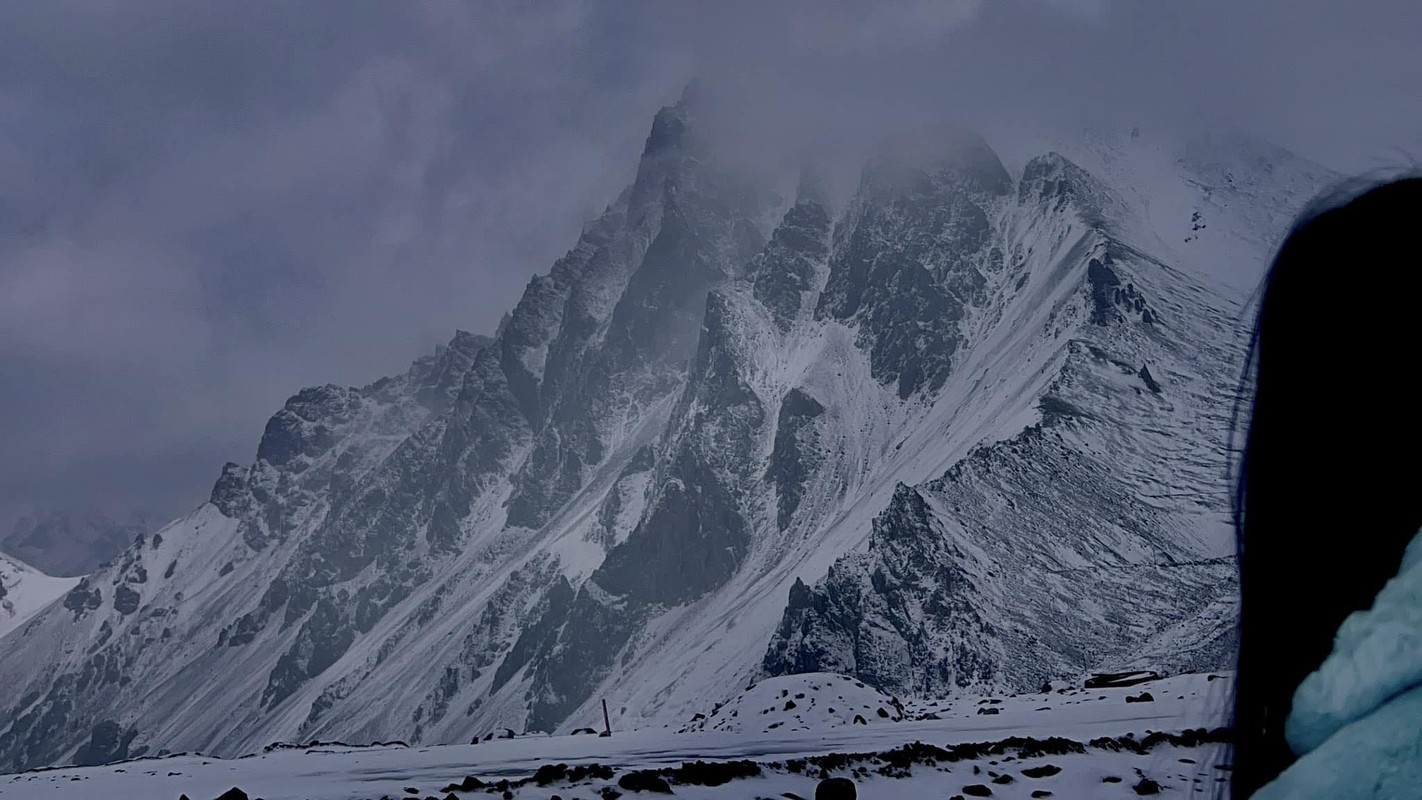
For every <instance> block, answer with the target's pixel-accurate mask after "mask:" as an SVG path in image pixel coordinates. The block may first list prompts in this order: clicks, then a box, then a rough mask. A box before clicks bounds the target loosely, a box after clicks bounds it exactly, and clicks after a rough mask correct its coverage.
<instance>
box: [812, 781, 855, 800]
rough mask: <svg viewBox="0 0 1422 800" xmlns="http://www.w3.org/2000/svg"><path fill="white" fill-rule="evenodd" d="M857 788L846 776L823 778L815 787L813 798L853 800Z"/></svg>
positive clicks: (816, 799) (819, 799)
mask: <svg viewBox="0 0 1422 800" xmlns="http://www.w3.org/2000/svg"><path fill="white" fill-rule="evenodd" d="M857 797H859V790H858V789H857V788H855V786H854V781H852V780H850V779H848V778H825V779H824V780H822V781H820V783H819V785H818V786H816V787H815V800H855V798H857Z"/></svg>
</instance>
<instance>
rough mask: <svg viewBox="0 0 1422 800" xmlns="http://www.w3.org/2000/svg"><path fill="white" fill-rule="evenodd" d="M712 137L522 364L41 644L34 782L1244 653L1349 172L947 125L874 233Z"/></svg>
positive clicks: (369, 422)
mask: <svg viewBox="0 0 1422 800" xmlns="http://www.w3.org/2000/svg"><path fill="white" fill-rule="evenodd" d="M698 113H699V111H698V107H697V103H696V101H695V100H694V99H684V100H683V101H682V102H680V103H678V104H677V105H675V106H671V107H668V108H665V109H663V110H662V111H661V112H659V113H658V114H657V116H656V119H655V120H654V122H653V125H652V129H651V133H650V135H649V136H648V139H647V143H646V148H645V151H644V153H643V155H642V158H641V161H640V163H639V164H638V167H637V171H636V176H635V179H634V180H633V183H632V184H631V186H629V187H628V188H627V189H626V190H625V191H624V192H623V193H622V194H621V195H620V196H619V197H618V198H617V200H616V201H615V202H614V203H613V204H612V205H611V206H609V207H608V209H607V210H606V212H605V213H604V214H603V215H602V216H600V217H599V218H598V219H596V220H594V221H593V222H591V223H589V224H588V225H587V227H586V228H585V230H584V232H583V234H582V236H581V237H580V239H579V241H578V242H577V244H576V245H575V246H574V247H573V249H572V250H571V251H569V253H568V254H567V255H566V256H565V257H563V258H562V259H560V260H559V261H558V262H557V263H555V264H554V265H553V268H552V270H551V271H550V272H549V273H548V274H547V275H544V276H539V277H537V278H534V279H533V280H532V281H531V282H530V283H529V285H528V287H527V289H526V291H525V293H524V295H523V298H522V299H521V300H520V302H519V303H518V305H517V306H516V307H515V308H514V309H513V311H512V312H511V313H510V314H509V315H508V316H507V317H506V318H505V319H504V321H503V322H502V324H501V325H500V326H499V329H498V330H497V331H496V333H495V335H494V336H493V337H492V338H483V337H477V336H472V335H469V334H464V333H460V334H458V335H456V337H455V338H454V339H453V341H451V343H450V344H449V345H448V346H447V347H445V348H442V349H441V350H440V351H439V352H438V353H436V354H435V355H433V356H431V357H428V358H424V359H421V360H419V361H417V362H416V363H415V364H414V365H412V366H411V368H410V369H409V370H408V371H407V372H406V373H405V374H403V375H400V376H396V377H392V378H386V379H383V380H380V381H377V382H375V383H373V384H370V385H369V386H366V387H363V388H358V389H357V388H344V387H336V386H325V387H320V388H315V389H306V390H303V391H302V392H300V393H299V394H297V395H296V396H294V397H293V398H291V399H290V400H289V401H288V402H287V404H286V406H285V407H284V408H283V409H282V410H281V411H279V412H278V413H277V414H276V415H275V416H273V417H272V419H271V421H270V422H269V423H268V425H267V428H266V431H265V433H264V435H263V437H262V440H261V443H260V445H259V447H258V449H257V456H256V460H255V461H254V462H253V463H252V464H250V465H246V466H242V465H237V464H229V465H227V466H226V467H225V468H224V469H223V470H222V474H221V477H220V478H219V479H218V481H217V484H216V486H215V487H214V489H213V492H212V498H211V502H209V503H207V504H204V505H203V506H201V507H199V508H198V509H196V510H195V511H194V512H192V513H191V514H189V515H188V516H186V517H183V518H182V519H179V520H177V521H175V522H173V523H172V524H170V525H168V526H167V527H165V528H163V529H162V530H161V531H159V532H157V533H155V534H153V535H151V536H147V537H143V538H142V539H141V540H139V541H138V542H136V543H135V544H134V545H133V546H132V547H130V548H129V549H128V550H127V551H126V552H125V553H124V554H123V555H122V556H121V557H120V558H119V559H118V560H117V561H116V562H115V563H114V564H113V565H111V566H109V567H107V568H105V569H103V570H101V571H99V572H98V573H96V574H94V575H91V576H89V577H87V578H85V579H84V580H83V581H81V582H80V583H79V584H78V585H77V586H76V587H75V588H73V589H72V590H71V591H69V592H68V594H66V595H65V598H64V601H63V602H62V603H61V604H56V605H53V606H51V607H49V608H47V609H45V610H44V611H42V612H41V613H39V614H38V615H37V616H36V617H34V619H33V620H32V622H31V623H30V624H29V625H27V626H25V627H24V628H23V629H22V630H20V631H16V632H14V633H12V634H11V635H9V636H7V637H6V638H4V639H3V641H0V709H3V710H4V713H3V714H0V720H3V721H4V722H0V724H3V725H4V727H3V728H0V765H2V766H4V767H12V768H14V767H25V766H33V765H37V764H48V763H55V762H64V761H76V762H79V763H98V762H102V761H106V760H111V759H114V758H120V757H124V756H131V755H135V754H138V753H140V752H158V751H161V750H191V749H200V750H202V751H204V752H209V753H215V754H219V755H222V754H237V753H241V752H248V751H252V750H255V749H259V748H260V747H261V746H263V745H265V744H268V743H270V742H273V741H277V740H288V741H294V740H311V739H333V738H339V739H343V740H347V741H356V740H376V739H397V738H398V739H402V740H406V741H412V742H454V741H462V740H467V739H468V738H469V737H470V736H472V735H475V734H482V733H485V732H487V731H490V730H493V729H496V728H504V727H508V728H513V729H515V730H520V731H521V730H545V731H551V730H554V729H558V730H568V729H571V728H575V727H581V726H583V725H586V724H588V723H589V722H590V721H592V720H594V719H597V720H599V721H600V718H601V705H600V702H599V701H600V700H602V699H606V700H607V703H608V706H609V708H610V709H611V710H612V713H613V715H614V724H617V725H619V726H621V727H628V726H632V725H636V724H639V723H643V722H670V721H677V722H682V721H685V720H686V719H688V718H690V716H691V714H692V713H693V712H695V711H701V710H704V709H705V708H706V707H707V706H709V705H711V704H712V703H714V702H718V701H720V700H724V699H727V698H729V697H730V696H732V695H733V694H734V693H735V692H736V691H737V690H739V689H741V688H742V687H744V686H745V685H746V684H747V683H749V682H751V681H753V680H756V679H759V678H764V677H768V676H774V675H779V674H784V673H792V672H824V671H831V672H839V673H843V674H846V675H851V676H854V677H856V678H857V679H860V680H862V681H863V682H865V683H866V684H869V685H872V686H876V687H879V688H880V689H882V690H884V691H887V692H892V693H895V694H897V695H899V696H906V697H919V696H932V695H938V694H942V693H946V692H949V691H952V690H954V689H955V688H958V687H981V688H984V689H989V688H991V689H1024V688H1036V687H1037V686H1040V685H1041V684H1042V682H1043V681H1044V680H1047V679H1051V678H1060V677H1075V676H1078V675H1080V674H1082V673H1083V672H1085V671H1087V670H1091V669H1094V668H1097V667H1101V666H1135V665H1139V664H1145V663H1148V664H1149V665H1150V666H1152V667H1154V668H1158V669H1163V670H1181V669H1185V668H1210V667H1215V666H1220V665H1222V664H1224V663H1225V662H1226V661H1227V659H1228V654H1229V651H1230V647H1231V644H1230V641H1229V631H1230V630H1231V625H1232V614H1233V609H1232V606H1231V600H1230V598H1231V597H1232V594H1233V588H1232V580H1233V578H1232V576H1233V566H1232V564H1231V562H1230V560H1229V555H1230V552H1231V548H1232V545H1231V544H1230V542H1229V532H1228V521H1227V520H1228V508H1229V502H1228V491H1227V486H1226V483H1227V481H1226V470H1227V464H1228V459H1227V453H1226V441H1227V439H1228V427H1229V425H1228V423H1229V416H1230V412H1231V410H1232V407H1233V403H1234V398H1235V393H1236V385H1237V382H1238V378H1239V371H1240V368H1241V364H1242V355H1243V347H1244V335H1243V331H1242V329H1243V328H1244V327H1246V322H1245V311H1244V301H1245V295H1246V292H1247V291H1248V288H1249V287H1250V286H1252V284H1253V282H1255V281H1257V279H1258V276H1259V275H1260V274H1261V273H1262V268H1263V264H1264V262H1265V260H1266V258H1267V252H1268V250H1269V248H1270V247H1271V246H1272V245H1273V244H1274V242H1275V240H1276V239H1277V238H1278V237H1279V236H1280V235H1281V234H1282V232H1283V231H1284V229H1285V227H1286V225H1287V223H1288V220H1289V219H1290V217H1291V216H1292V215H1293V214H1294V213H1296V212H1297V211H1298V210H1299V209H1300V208H1301V207H1302V205H1303V203H1304V202H1305V201H1306V200H1307V199H1308V198H1309V197H1310V196H1311V195H1312V194H1313V193H1314V192H1315V191H1317V190H1318V189H1319V188H1320V187H1321V186H1322V185H1323V183H1324V182H1325V181H1327V180H1328V176H1327V174H1326V173H1325V172H1324V171H1323V170H1321V169H1319V168H1317V167H1315V166H1313V165H1311V164H1309V163H1307V162H1304V161H1302V160H1300V159H1297V158H1295V157H1293V156H1291V155H1289V154H1288V153H1285V152H1282V151H1280V150H1277V149H1276V148H1272V147H1269V146H1267V145H1263V144H1261V143H1258V142H1254V141H1251V140H1249V139H1247V138H1245V137H1239V136H1219V137H1212V138H1208V139H1197V140H1190V141H1188V142H1186V143H1183V144H1182V143H1177V142H1174V141H1168V140H1164V139H1161V140H1152V139H1151V138H1150V137H1147V136H1137V135H1132V136H1119V137H1117V136H1110V135H1102V134H1089V133H1088V134H1080V135H1073V136H1071V137H1065V138H1063V139H1062V140H1061V141H1059V142H1057V143H1056V145H1055V147H1056V149H1055V150H1054V151H1051V152H1044V153H1042V154H1040V155H1031V156H1026V157H1023V158H1022V159H1021V161H1019V162H1018V163H1020V164H1021V165H1022V166H1021V167H1020V168H1019V167H1014V168H1013V169H1011V170H1009V168H1008V167H1007V166H1005V165H1004V162H1003V160H1002V159H1001V158H1000V157H999V155H998V154H997V153H996V152H995V151H994V150H993V149H992V148H991V147H990V146H989V144H988V143H987V142H985V141H984V140H982V139H981V138H980V137H978V136H977V135H974V134H971V133H964V132H944V133H941V134H938V135H934V136H930V137H917V138H916V140H915V144H914V146H912V147H907V146H900V145H895V146H894V147H891V148H888V149H886V150H885V151H884V152H883V154H881V155H880V156H878V157H876V158H874V159H873V160H872V161H871V162H870V163H869V164H867V165H866V166H865V168H864V170H863V175H862V180H861V182H860V185H859V187H858V189H857V191H856V192H855V194H854V196H853V198H852V199H851V200H850V201H849V202H848V203H847V204H845V205H844V207H843V208H834V207H831V204H830V202H829V201H828V200H827V199H826V194H825V192H824V191H823V190H822V189H821V188H820V186H819V182H818V181H817V180H816V179H815V177H814V175H813V174H812V173H809V172H807V173H806V174H805V175H804V176H803V177H802V180H801V182H800V186H799V187H798V189H797V190H795V196H794V197H791V198H786V199H782V198H781V197H780V196H779V195H778V194H777V193H776V192H774V191H772V190H771V188H773V187H770V188H768V187H766V186H765V185H762V184H761V183H760V182H758V181H757V180H756V179H754V177H752V176H746V175H743V174H740V173H739V172H738V171H737V170H736V169H733V168H731V167H728V166H725V165H724V164H723V163H722V162H721V161H720V160H719V158H718V156H717V153H716V150H715V148H714V147H713V146H712V144H711V143H709V142H708V141H706V140H705V139H704V138H703V137H702V134H701V133H700V130H701V129H700V128H699V127H698V120H697V118H698ZM925 140H926V141H928V142H930V144H929V145H927V146H925V145H924V144H923V142H924V141H925Z"/></svg>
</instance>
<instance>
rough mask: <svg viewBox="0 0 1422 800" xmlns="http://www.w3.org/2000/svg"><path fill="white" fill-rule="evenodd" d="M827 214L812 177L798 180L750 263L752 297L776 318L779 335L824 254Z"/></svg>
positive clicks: (793, 315)
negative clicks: (788, 204)
mask: <svg viewBox="0 0 1422 800" xmlns="http://www.w3.org/2000/svg"><path fill="white" fill-rule="evenodd" d="M830 223H831V219H830V214H829V209H828V208H827V207H826V203H825V199H824V189H823V188H822V187H821V186H820V183H819V179H818V178H817V177H815V176H814V175H813V174H812V173H809V172H807V173H805V174H804V175H803V176H802V177H801V181H800V191H799V198H798V199H797V201H796V203H795V205H794V206H793V207H792V208H791V209H790V211H789V212H787V213H786V214H785V218H784V219H783V220H781V222H780V225H779V226H778V227H777V228H776V229H775V233H774V234H772V235H771V237H770V243H769V244H768V245H766V248H765V250H764V251H763V252H762V253H761V254H760V255H758V256H756V257H755V260H754V261H752V262H751V265H750V268H749V270H748V271H749V273H750V274H751V275H752V276H753V277H754V287H755V298H756V300H759V301H760V302H761V304H763V305H764V306H765V307H766V308H767V309H769V310H770V311H771V313H772V314H774V316H775V322H776V324H777V325H778V326H779V327H780V329H781V330H782V331H788V330H790V326H791V325H792V324H793V323H794V322H795V320H796V319H797V318H798V317H799V316H800V312H801V309H802V308H803V307H804V304H805V298H806V296H807V295H808V294H809V293H810V292H811V291H812V290H813V289H814V284H815V277H816V275H817V274H818V272H819V270H820V269H821V267H822V265H824V263H825V259H826V258H828V256H829V235H830Z"/></svg>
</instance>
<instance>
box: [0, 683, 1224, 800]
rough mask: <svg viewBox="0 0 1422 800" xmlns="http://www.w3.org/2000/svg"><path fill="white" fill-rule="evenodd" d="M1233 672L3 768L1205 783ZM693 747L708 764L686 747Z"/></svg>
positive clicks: (920, 787) (966, 789) (1042, 787)
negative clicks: (673, 723) (552, 731)
mask: <svg viewBox="0 0 1422 800" xmlns="http://www.w3.org/2000/svg"><path fill="white" fill-rule="evenodd" d="M1044 688H1045V687H1044ZM1229 689H1230V680H1229V678H1228V676H1221V675H1205V674H1199V675H1182V676H1176V677H1168V678H1160V679H1156V680H1146V681H1145V682H1142V683H1135V684H1132V685H1129V686H1113V687H1108V688H1093V689H1084V688H1080V687H1079V686H1078V687H1061V686H1060V685H1058V686H1057V687H1056V688H1054V689H1053V691H1050V692H1045V693H1036V694H1022V695H1017V696H1009V697H978V696H970V695H963V696H959V697H957V698H955V699H952V700H946V701H938V702H935V703H930V704H926V705H925V704H913V703H909V704H899V703H897V702H896V701H895V698H892V697H890V696H888V695H883V694H881V693H878V692H877V691H876V690H874V689H872V688H870V687H867V686H864V685H862V684H859V683H858V682H856V681H854V680H853V679H849V678H844V677H842V676H836V675H828V674H824V673H817V674H810V675H791V676H785V677H781V678H773V679H770V680H766V681H763V682H761V683H759V684H757V685H755V686H752V687H749V688H747V689H746V690H745V691H744V692H742V693H740V694H739V695H738V696H736V697H735V698H733V699H732V700H731V701H729V702H727V703H724V704H721V705H720V706H719V707H714V706H713V708H714V710H715V713H714V714H712V713H711V712H712V710H713V708H708V709H707V714H706V716H705V718H704V719H696V720H693V721H690V722H689V723H688V724H686V725H684V726H681V727H680V728H670V727H668V728H647V729H641V730H633V731H613V734H612V736H610V737H600V736H595V735H591V734H582V735H565V736H544V735H536V736H515V737H514V738H508V739H506V738H499V737H500V736H501V735H507V734H506V733H503V732H492V733H493V736H494V738H491V739H487V740H484V741H480V742H479V743H478V744H473V745H471V744H461V745H444V746H422V747H416V748H411V747H406V746H404V745H402V744H398V743H396V744H386V745H377V746H346V745H335V744H326V745H321V744H316V745H309V746H304V747H285V746H282V747H270V748H267V750H266V752H263V753H259V754H255V755H251V756H247V757H243V758H235V759H220V758H212V757H208V756H204V755H201V754H181V755H172V756H166V757H160V758H144V759H138V760H133V761H127V762H123V763H119V764H113V765H108V766H101V767H82V768H60V769H49V770H37V771H31V772H26V773H20V774H15V775H4V776H0V798H5V800H10V799H11V798H17V799H18V798H26V799H28V798H53V800H81V799H88V798H93V799H94V800H139V799H140V798H141V799H142V800H177V798H179V797H180V796H183V795H186V796H187V797H188V798H190V800H212V799H213V798H217V797H219V796H222V795H223V794H224V793H226V792H229V791H230V790H232V789H234V788H236V789H240V790H241V791H242V792H244V793H245V794H246V796H248V797H250V798H265V799H266V800H297V799H298V798H300V799H303V800H306V799H309V800H367V799H369V800H376V799H377V798H412V797H413V798H427V797H436V798H440V800H447V798H448V797H449V796H450V795H453V796H454V797H456V798H468V797H506V798H507V797H518V798H535V797H536V798H541V799H542V800H547V798H550V797H554V796H556V797H561V798H567V799H568V800H571V799H572V798H579V797H580V798H588V799H590V800H591V799H593V798H611V797H615V796H617V793H620V794H622V795H636V794H640V793H647V792H653V793H654V792H655V790H656V789H659V788H663V782H665V788H667V789H669V790H670V791H671V792H672V793H673V794H675V795H676V796H680V797H688V798H697V797H744V798H752V797H765V798H782V797H783V798H786V800H794V798H795V797H799V798H807V799H808V798H812V797H814V796H815V789H816V786H817V785H818V783H819V782H820V780H822V779H824V778H826V777H845V778H849V779H850V780H853V781H854V782H855V784H856V785H857V787H858V794H859V797H862V798H878V797H894V798H896V800H915V799H916V798H934V799H935V800H943V799H944V798H950V797H953V796H955V795H964V796H967V797H973V796H979V797H994V798H1007V799H1008V800H1013V799H1015V798H1043V797H1052V798H1065V799H1066V800H1073V799H1074V798H1113V797H1123V798H1124V797H1138V796H1141V795H1142V794H1152V793H1156V792H1158V793H1161V794H1163V795H1164V796H1167V797H1181V796H1185V797H1192V796H1198V797H1212V796H1215V794H1216V791H1217V790H1218V788H1220V787H1221V786H1223V784H1224V782H1225V781H1227V779H1228V774H1229V773H1228V768H1227V765H1226V764H1223V763H1222V762H1224V761H1225V760H1226V752H1227V751H1226V746H1225V745H1224V744H1223V743H1221V742H1220V739H1221V738H1222V737H1221V736H1220V734H1219V731H1217V730H1215V729H1216V726H1218V725H1219V724H1220V722H1221V721H1222V720H1223V719H1224V718H1225V709H1226V707H1227V703H1228V697H1229ZM831 708H832V709H833V711H831V710H830V709H831ZM881 709H882V711H881ZM732 715H734V716H732ZM856 717H857V718H858V719H856ZM1211 731H1213V732H1211ZM699 760H704V761H706V762H708V764H706V765H702V766H700V767H697V766H695V765H687V762H695V761H699ZM728 762H738V763H728ZM559 765H562V766H559ZM594 765H596V766H594ZM229 796H231V797H240V795H236V794H233V795H229Z"/></svg>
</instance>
